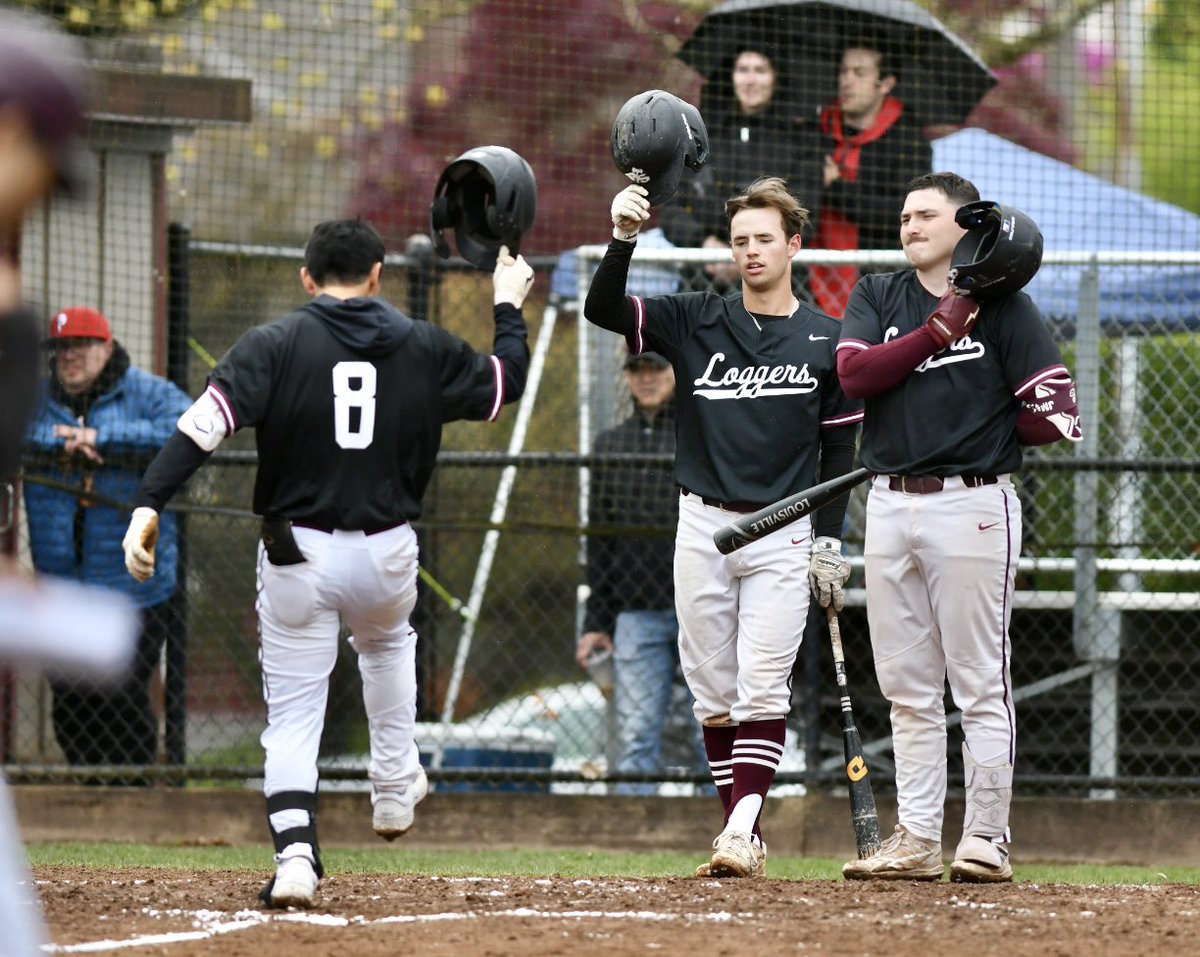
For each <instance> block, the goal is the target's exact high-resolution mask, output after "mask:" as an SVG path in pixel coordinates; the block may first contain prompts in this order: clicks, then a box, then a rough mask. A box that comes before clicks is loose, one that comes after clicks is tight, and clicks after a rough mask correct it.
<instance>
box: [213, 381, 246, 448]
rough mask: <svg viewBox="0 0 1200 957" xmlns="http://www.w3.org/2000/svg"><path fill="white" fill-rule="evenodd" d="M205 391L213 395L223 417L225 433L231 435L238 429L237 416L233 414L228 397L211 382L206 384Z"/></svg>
mask: <svg viewBox="0 0 1200 957" xmlns="http://www.w3.org/2000/svg"><path fill="white" fill-rule="evenodd" d="M206 391H207V392H208V393H209V394H210V395H211V396H212V397H213V401H214V402H216V403H217V408H218V409H220V410H221V415H222V416H224V418H225V434H226V435H233V433H234V432H236V431H237V430H238V424H237V416H236V415H234V414H233V406H232V405H231V404H230V402H229V399H228V398H226V396H225V393H223V392H222V391H221V390H220V389H218V388H217V387H216V386H215V385H213V384H212V383H211V382H210V383H209V384H208V389H207V390H206Z"/></svg>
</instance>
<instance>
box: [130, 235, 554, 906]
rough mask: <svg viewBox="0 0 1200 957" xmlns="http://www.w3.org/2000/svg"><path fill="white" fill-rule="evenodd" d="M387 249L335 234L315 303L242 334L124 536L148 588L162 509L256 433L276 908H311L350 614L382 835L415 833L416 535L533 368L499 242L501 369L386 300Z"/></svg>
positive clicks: (158, 468) (315, 244)
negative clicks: (485, 424)
mask: <svg viewBox="0 0 1200 957" xmlns="http://www.w3.org/2000/svg"><path fill="white" fill-rule="evenodd" d="M383 259H384V245H383V241H382V240H381V239H380V238H379V236H378V234H377V233H376V232H375V230H374V229H372V228H371V227H370V226H369V225H367V224H366V223H365V222H363V221H361V220H358V219H347V220H334V221H330V222H325V223H321V224H320V225H318V226H317V227H316V229H315V230H314V231H313V234H312V236H311V237H310V239H309V241H308V244H307V246H306V247H305V265H304V267H303V268H302V269H301V270H300V279H301V283H302V285H303V286H304V289H305V291H306V292H307V293H308V294H309V295H311V296H312V297H313V298H312V300H311V301H310V302H309V303H307V304H306V305H304V306H302V307H301V308H299V309H297V310H296V311H295V312H293V313H291V314H290V315H287V316H284V317H283V318H282V319H278V320H276V321H275V322H271V323H268V324H267V325H263V326H259V327H257V328H254V329H251V330H249V331H248V332H246V333H245V334H244V335H243V336H242V337H241V338H240V339H239V340H238V341H237V342H236V343H235V344H234V345H233V348H232V349H230V350H229V352H228V354H227V355H226V356H225V357H224V358H223V359H222V360H221V361H220V362H219V363H218V364H217V366H216V368H215V369H214V370H213V372H212V374H211V375H210V376H209V379H208V387H207V388H206V389H205V391H204V393H203V394H202V395H201V396H200V398H199V399H197V400H196V402H195V403H194V404H193V405H192V407H191V408H190V409H189V410H188V411H187V412H186V413H185V414H184V415H183V416H182V417H181V418H180V420H179V423H178V428H177V430H176V432H175V434H174V435H173V437H172V438H171V439H170V440H169V441H168V442H167V444H166V445H165V446H164V447H163V450H162V452H161V453H160V454H159V455H158V456H157V457H156V458H155V460H154V461H153V462H152V463H151V464H150V466H149V468H148V469H147V471H146V474H145V476H144V478H143V480H142V485H141V488H140V490H139V494H138V499H137V503H136V504H137V506H138V507H137V508H136V509H135V510H134V513H133V517H132V520H131V522H130V526H129V530H128V532H127V533H126V536H125V542H124V546H125V556H126V565H127V567H128V568H129V571H130V573H131V574H133V575H134V577H136V578H139V579H141V580H143V581H144V580H146V579H147V578H149V577H150V576H151V575H153V574H154V544H153V543H154V539H155V533H156V529H157V524H158V514H159V512H160V511H161V510H162V508H163V507H164V505H165V504H166V503H167V501H168V500H169V499H170V498H171V496H172V495H174V493H175V492H176V491H177V490H178V489H179V488H180V487H181V486H182V485H183V483H184V482H185V481H186V480H187V479H188V478H189V477H190V476H191V475H192V473H193V472H195V471H196V469H198V468H199V467H200V466H201V465H202V464H203V463H204V462H205V461H206V460H207V459H208V457H209V456H210V455H211V454H212V452H213V451H214V450H215V449H216V448H217V446H218V445H219V444H220V443H221V441H222V440H223V439H224V438H225V437H227V436H229V435H231V434H233V433H234V432H235V431H237V430H238V429H241V428H245V427H253V428H254V429H255V433H256V438H257V443H258V474H257V476H256V480H255V486H254V503H253V504H254V511H255V513H256V514H257V515H260V516H262V544H261V545H260V547H259V556H258V596H259V597H258V604H257V607H258V614H259V631H260V641H261V650H260V661H261V664H262V673H263V695H264V697H265V700H266V707H267V727H266V730H265V731H264V732H263V734H262V745H263V750H264V752H265V766H264V774H263V777H264V781H263V790H264V794H265V796H266V804H267V815H268V822H269V826H270V830H271V835H272V838H273V841H274V845H275V855H276V863H277V865H278V867H277V870H276V874H275V877H274V878H273V880H272V881H271V882H270V883H269V884H268V885H267V887H266V888H265V889H264V891H263V899H264V901H265V902H266V903H267V904H269V905H272V906H289V905H293V906H308V905H310V904H311V903H312V899H313V894H314V892H315V891H316V888H317V884H318V881H319V879H320V877H321V875H322V868H321V857H320V851H319V848H318V845H317V828H316V804H317V750H318V746H319V744H320V740H321V732H322V726H323V720H324V714H325V705H326V700H327V697H328V690H329V689H328V685H329V675H330V672H331V671H332V669H333V666H334V663H335V661H336V659H337V648H338V634H339V616H340V618H341V619H342V620H344V621H345V623H346V625H347V626H348V627H349V629H350V631H351V633H352V637H351V644H352V646H353V647H354V649H355V651H356V652H357V653H358V666H359V672H360V674H361V678H362V689H363V703H364V706H365V709H366V713H367V724H368V732H369V738H370V751H371V760H370V765H369V767H368V771H367V773H368V777H369V778H370V781H371V786H372V798H371V800H372V805H373V808H374V811H373V826H374V829H375V832H376V833H377V834H379V835H380V836H381V837H384V838H386V839H388V840H391V839H393V838H396V837H399V836H400V835H401V834H403V833H404V832H405V831H407V830H408V828H409V827H410V826H411V825H412V822H413V808H414V806H415V804H416V803H417V802H418V801H420V800H421V799H422V798H423V797H424V796H425V792H426V789H427V785H426V781H425V773H424V771H423V770H422V769H421V765H420V761H419V758H418V754H417V746H416V742H415V741H414V737H413V734H414V726H415V721H416V634H415V632H414V631H413V629H412V628H411V627H410V625H409V617H410V615H411V613H412V610H413V607H414V605H415V603H416V597H417V570H418V569H417V538H416V535H415V533H414V532H413V530H412V527H411V526H410V525H409V522H411V521H413V520H414V519H416V518H419V517H420V514H421V499H422V496H423V495H424V493H425V488H426V486H427V484H428V483H429V479H430V477H431V475H432V473H433V468H434V464H435V462H436V460H437V454H438V448H439V446H440V444H441V437H442V425H443V423H446V422H451V421H454V420H458V419H475V420H488V421H491V420H494V419H495V418H496V417H497V416H498V415H499V414H500V410H501V408H502V407H503V406H504V405H505V404H506V403H509V402H514V401H516V400H517V399H518V398H520V395H521V392H522V391H523V389H524V387H525V379H526V375H527V373H528V369H529V350H528V347H527V345H526V338H527V331H526V327H525V321H524V318H523V317H522V314H521V304H522V302H523V301H524V299H525V296H526V295H527V293H528V292H529V289H530V286H531V284H532V282H533V271H532V269H531V268H530V267H529V265H528V264H527V263H526V262H525V260H524V259H523V258H521V257H520V256H517V257H513V256H511V255H509V254H508V250H507V248H506V247H501V249H500V254H499V256H498V259H497V264H496V269H495V272H494V273H493V277H492V282H493V287H494V302H495V323H496V328H495V337H494V339H493V343H492V353H491V354H490V355H487V354H482V353H478V352H476V351H475V350H473V349H472V348H471V346H469V345H468V344H467V343H466V342H464V341H463V340H462V339H459V338H457V337H455V336H453V335H451V334H450V333H448V332H446V331H445V330H443V329H440V328H438V327H437V326H434V325H431V324H429V323H427V322H416V321H414V320H412V319H411V318H409V317H408V316H406V315H404V314H403V313H402V312H400V311H399V310H398V309H396V308H395V307H394V306H392V305H391V304H389V303H388V302H386V301H385V300H383V299H381V298H380V297H379V295H378V293H379V288H380V276H381V273H382V269H383Z"/></svg>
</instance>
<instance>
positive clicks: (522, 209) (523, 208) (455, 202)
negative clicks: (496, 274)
mask: <svg viewBox="0 0 1200 957" xmlns="http://www.w3.org/2000/svg"><path fill="white" fill-rule="evenodd" d="M536 214H537V180H536V179H534V176H533V170H532V169H531V168H530V166H529V164H528V163H527V162H525V160H524V158H523V157H522V156H521V155H520V154H519V153H516V152H514V151H513V150H510V149H509V148H508V147H507V146H477V147H475V148H474V149H471V150H467V151H466V152H465V153H463V154H462V156H460V157H459V158H458V159H456V160H455V161H454V162H452V163H451V164H450V165H449V166H447V167H446V168H445V170H443V171H442V175H441V177H440V178H439V179H438V183H437V189H436V190H434V194H433V207H432V208H431V209H430V213H429V223H430V231H429V235H430V238H431V239H432V240H433V245H434V248H435V249H437V251H438V254H439V255H441V256H442V258H444V259H445V258H449V256H450V246H449V244H448V243H447V242H446V239H445V237H444V236H443V235H442V230H443V229H453V230H454V238H455V242H456V243H457V244H458V252H459V255H461V256H462V257H463V259H465V260H467V262H469V263H471V264H473V265H475V266H478V267H480V268H481V269H492V268H493V267H494V266H495V265H496V256H497V254H498V253H499V251H500V247H501V246H507V247H508V250H509V252H511V253H512V254H513V255H514V256H515V255H516V254H517V253H518V252H520V246H521V236H522V234H523V233H525V232H526V231H527V230H528V229H529V228H530V227H531V226H532V225H533V219H534V216H535V215H536Z"/></svg>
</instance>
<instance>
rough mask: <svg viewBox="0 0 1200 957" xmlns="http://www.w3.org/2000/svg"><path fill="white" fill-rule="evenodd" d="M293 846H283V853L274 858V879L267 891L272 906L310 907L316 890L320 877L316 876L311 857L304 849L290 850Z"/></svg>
mask: <svg viewBox="0 0 1200 957" xmlns="http://www.w3.org/2000/svg"><path fill="white" fill-rule="evenodd" d="M295 846H296V845H291V846H289V847H287V848H285V849H284V851H283V853H282V854H280V855H278V856H277V857H276V858H275V860H276V861H278V863H279V866H278V868H276V870H275V880H274V882H273V883H272V884H271V889H270V891H269V903H270V905H271V906H272V907H312V904H313V895H314V894H315V893H316V892H317V885H318V884H319V883H320V878H318V877H317V871H316V868H315V867H314V866H313V861H312V858H311V857H309V856H308V853H307V852H306V851H302V850H301V851H296V852H292V848H293V847H295ZM305 846H306V847H307V845H305Z"/></svg>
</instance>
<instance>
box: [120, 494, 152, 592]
mask: <svg viewBox="0 0 1200 957" xmlns="http://www.w3.org/2000/svg"><path fill="white" fill-rule="evenodd" d="M157 544H158V512H156V511H154V509H152V508H146V507H145V506H142V507H141V508H135V509H134V510H133V515H132V516H131V517H130V519H129V528H127V529H126V530H125V538H124V539H122V541H121V547H122V548H123V549H125V568H126V569H128V571H129V574H130V575H132V576H133V577H134V578H136V579H137V580H138V581H140V582H146V581H149V580H150V577H151V576H152V575H153V574H154V546H155V545H157Z"/></svg>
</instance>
